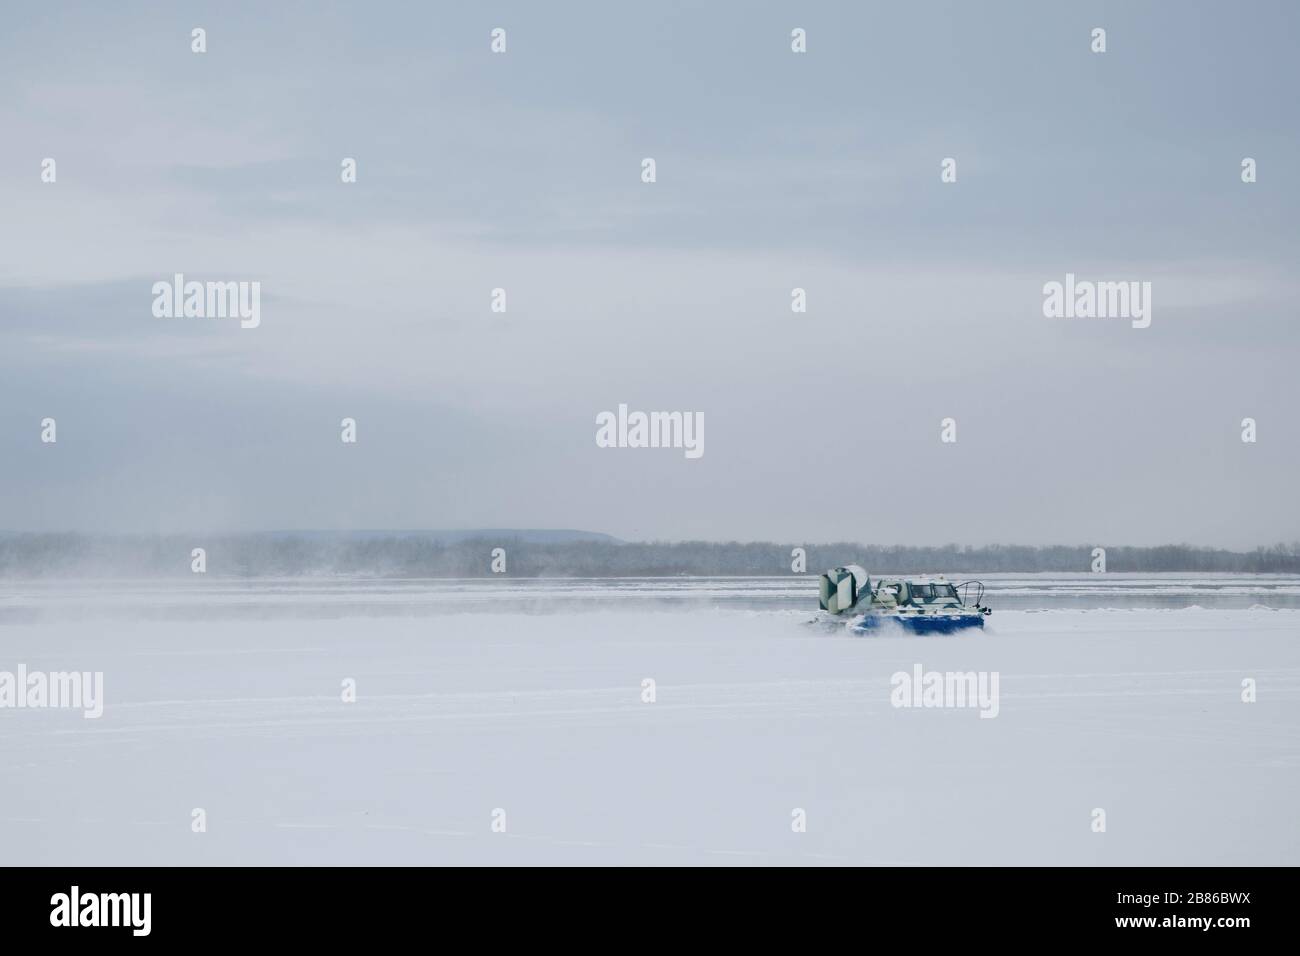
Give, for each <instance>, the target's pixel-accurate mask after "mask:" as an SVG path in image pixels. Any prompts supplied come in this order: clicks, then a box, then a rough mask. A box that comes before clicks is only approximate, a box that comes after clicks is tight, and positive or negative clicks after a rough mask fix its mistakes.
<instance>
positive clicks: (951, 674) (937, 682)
mask: <svg viewBox="0 0 1300 956" xmlns="http://www.w3.org/2000/svg"><path fill="white" fill-rule="evenodd" d="M889 684H890V686H891V687H893V690H892V691H890V693H889V702H890V703H891V704H893V705H894V706H895V707H978V708H979V711H980V717H981V719H982V718H985V717H996V716H997V715H998V710H999V704H998V672H997V671H978V672H976V671H965V672H962V671H926V670H924V669H923V668H922V667H921V665H920V664H915V665H913V667H912V673H910V674H909V673H908V672H907V671H897V672H895V674H894V676H893V677H891V678H890V679H889Z"/></svg>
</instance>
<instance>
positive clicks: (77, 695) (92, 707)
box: [0, 664, 104, 720]
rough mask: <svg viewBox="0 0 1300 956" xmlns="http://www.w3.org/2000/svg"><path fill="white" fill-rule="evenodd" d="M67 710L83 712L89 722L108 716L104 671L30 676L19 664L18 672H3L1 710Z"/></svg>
mask: <svg viewBox="0 0 1300 956" xmlns="http://www.w3.org/2000/svg"><path fill="white" fill-rule="evenodd" d="M5 707H12V708H15V709H26V708H32V709H39V708H48V707H53V708H66V709H70V710H80V711H82V715H81V716H82V717H84V718H85V719H86V720H96V719H98V718H99V717H101V716H103V714H104V672H103V671H94V672H91V671H84V672H83V671H52V672H50V673H48V674H47V673H45V672H44V671H31V672H28V670H27V665H26V664H19V665H18V670H17V672H11V671H0V708H5Z"/></svg>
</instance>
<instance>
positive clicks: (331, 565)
mask: <svg viewBox="0 0 1300 956" xmlns="http://www.w3.org/2000/svg"><path fill="white" fill-rule="evenodd" d="M196 547H202V548H203V549H204V551H205V552H206V566H207V573H208V574H211V575H215V576H221V577H276V576H286V577H287V576H301V575H332V574H349V575H373V576H376V577H436V578H451V577H464V578H474V577H491V576H493V573H492V570H491V564H492V551H493V549H494V548H503V549H504V550H505V563H506V574H508V575H510V576H514V577H667V576H673V575H770V574H789V573H790V571H791V563H792V561H793V558H792V554H791V552H792V549H793V547H795V545H792V544H774V543H771V542H749V543H741V542H713V541H677V542H666V541H652V542H617V541H565V542H547V543H539V542H536V541H525V540H522V539H519V538H512V537H510V536H509V535H508V534H507V535H502V536H500V537H495V538H481V539H472V540H461V541H443V540H440V539H438V538H437V537H434V536H422V535H408V534H403V535H394V536H392V537H382V536H370V537H365V538H356V537H349V536H348V534H347V533H346V532H340V533H339V534H338V535H336V536H335V535H328V534H320V533H314V534H311V535H305V536H301V537H298V536H295V535H293V534H275V535H269V534H245V535H224V536H184V537H182V536H166V537H144V536H98V535H96V536H91V535H82V534H6V535H0V577H9V578H15V577H18V578H22V577H133V576H157V575H189V574H191V573H192V572H191V552H192V550H193V549H194V548H196ZM803 547H804V550H805V552H806V555H807V571H808V572H809V573H817V572H820V571H822V570H825V569H826V568H830V567H835V566H837V565H842V564H850V563H852V564H860V565H862V566H863V567H865V568H867V570H869V571H871V572H873V573H874V574H913V573H924V572H934V573H947V574H958V573H967V572H993V571H1007V572H1035V571H1047V572H1070V571H1078V572H1086V571H1090V570H1091V568H1092V560H1093V559H1092V549H1093V546H1092V545H1078V546H1065V545H1054V546H1050V547H1030V546H1026V545H986V546H982V547H969V546H961V545H944V546H941V547H913V546H906V545H875V544H853V543H848V542H842V543H838V544H818V545H806V546H803ZM1106 570H1107V571H1112V572H1115V571H1132V572H1162V571H1164V572H1179V571H1181V572H1251V573H1300V542H1297V543H1294V544H1291V545H1282V544H1278V545H1274V546H1273V547H1269V548H1256V549H1255V550H1254V551H1245V552H1237V551H1225V550H1217V549H1211V548H1197V547H1193V546H1191V545H1185V544H1181V545H1161V546H1159V547H1149V548H1136V547H1119V546H1117V547H1108V548H1107V549H1106Z"/></svg>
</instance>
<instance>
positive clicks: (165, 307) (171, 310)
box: [152, 272, 262, 329]
mask: <svg viewBox="0 0 1300 956" xmlns="http://www.w3.org/2000/svg"><path fill="white" fill-rule="evenodd" d="M152 291H153V314H154V318H156V319H175V318H186V319H239V326H240V328H244V329H255V328H257V327H258V326H259V325H261V324H262V283H260V282H244V281H240V282H186V281H185V275H184V274H183V273H180V272H178V273H176V274H175V275H174V276H172V281H171V282H166V281H162V282H155V283H154V284H153V290H152Z"/></svg>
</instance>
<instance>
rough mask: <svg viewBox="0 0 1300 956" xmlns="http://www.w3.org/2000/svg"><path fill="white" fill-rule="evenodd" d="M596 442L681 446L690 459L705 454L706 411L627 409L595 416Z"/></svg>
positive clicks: (622, 445)
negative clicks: (629, 410)
mask: <svg viewBox="0 0 1300 956" xmlns="http://www.w3.org/2000/svg"><path fill="white" fill-rule="evenodd" d="M596 445H597V446H598V447H600V448H682V449H685V452H686V457H687V458H700V457H702V456H703V455H704V413H703V412H648V413H647V412H628V410H627V406H626V405H619V406H618V414H615V413H614V412H601V413H600V414H599V415H597V416H596Z"/></svg>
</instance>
